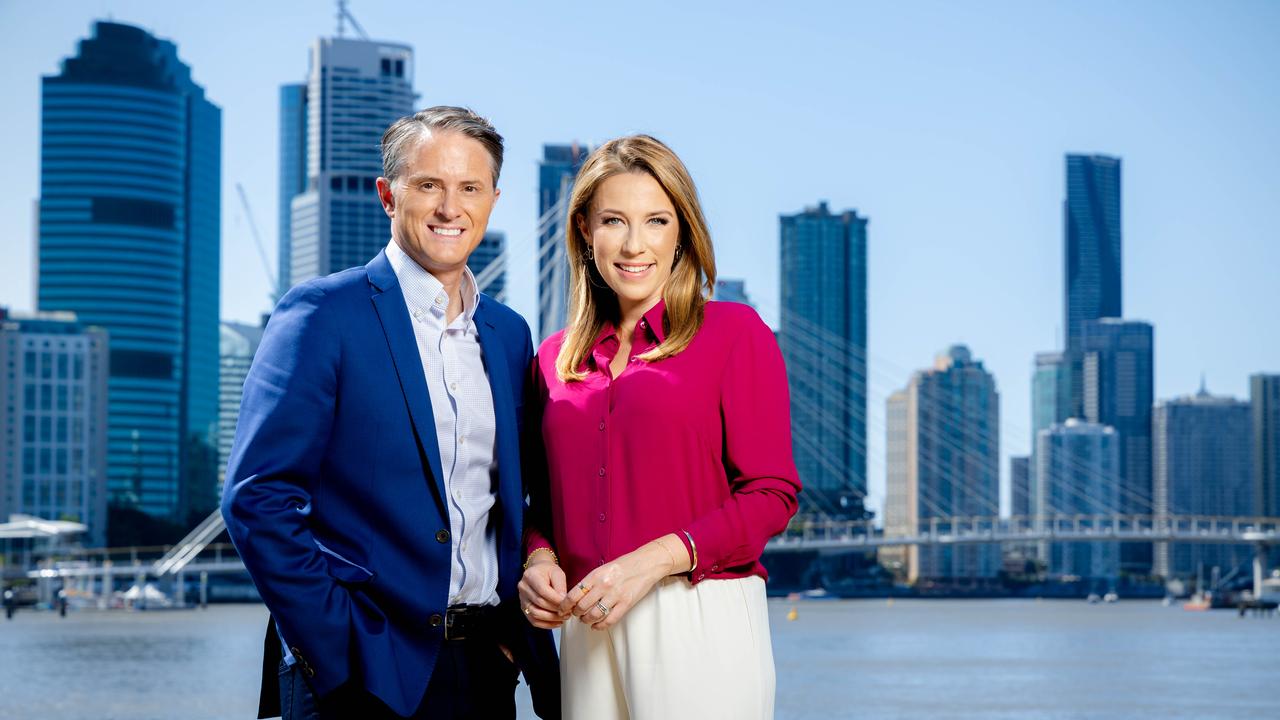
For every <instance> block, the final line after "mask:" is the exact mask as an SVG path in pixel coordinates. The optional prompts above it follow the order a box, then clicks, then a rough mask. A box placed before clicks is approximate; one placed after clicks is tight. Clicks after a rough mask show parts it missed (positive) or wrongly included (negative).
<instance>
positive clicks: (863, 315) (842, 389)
mask: <svg viewBox="0 0 1280 720" xmlns="http://www.w3.org/2000/svg"><path fill="white" fill-rule="evenodd" d="M779 221H780V223H779V224H780V242H779V248H778V249H779V254H780V262H779V267H780V273H781V298H780V299H781V306H782V317H781V329H780V333H779V344H780V345H781V348H782V353H783V356H784V357H785V358H786V363H787V379H788V381H789V382H790V385H791V428H792V438H793V442H794V445H795V456H796V467H797V468H798V469H799V471H800V478H801V479H802V480H803V481H804V483H805V493H806V494H807V495H810V497H811V498H813V502H815V503H816V507H817V509H819V510H822V511H824V512H828V513H833V514H839V515H849V516H855V517H856V516H861V515H862V513H863V512H864V509H863V508H864V500H865V498H866V493H867V449H866V448H867V443H866V441H867V421H866V419H867V222H868V221H867V218H865V217H860V216H859V215H858V214H857V212H855V211H853V210H847V211H845V212H843V213H840V214H838V215H833V214H832V213H831V211H830V210H829V209H828V208H827V204H826V203H825V202H822V203H819V204H818V206H817V207H812V208H807V209H805V210H804V212H800V213H796V214H795V215H782V216H781V217H780V218H779Z"/></svg>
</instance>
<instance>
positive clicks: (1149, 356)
mask: <svg viewBox="0 0 1280 720" xmlns="http://www.w3.org/2000/svg"><path fill="white" fill-rule="evenodd" d="M1153 336H1154V331H1153V329H1152V327H1151V325H1149V324H1147V323H1145V322H1137V321H1132V320H1121V319H1118V318H1103V319H1101V320H1087V321H1085V322H1084V323H1083V324H1082V325H1081V335H1080V340H1079V345H1078V347H1079V350H1080V358H1081V366H1082V374H1083V381H1084V382H1083V393H1082V395H1083V400H1084V418H1085V419H1086V420H1088V421H1089V422H1091V423H1098V424H1101V425H1109V426H1111V427H1113V428H1115V430H1116V433H1117V434H1118V435H1119V441H1120V442H1119V444H1120V495H1119V498H1118V507H1117V508H1116V509H1113V510H1112V512H1115V511H1117V510H1118V511H1119V512H1120V513H1122V514H1125V515H1150V514H1151V513H1152V512H1153V510H1154V504H1153V502H1152V498H1153V494H1152V481H1151V407H1152V404H1153V403H1154V401H1155V379H1154V354H1153V347H1154V337H1153ZM1120 564H1121V569H1122V570H1124V571H1125V572H1129V573H1136V574H1139V575H1143V574H1146V573H1148V572H1150V571H1151V544H1150V543H1132V542H1129V543H1124V544H1123V545H1121V547H1120Z"/></svg>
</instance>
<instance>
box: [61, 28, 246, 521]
mask: <svg viewBox="0 0 1280 720" xmlns="http://www.w3.org/2000/svg"><path fill="white" fill-rule="evenodd" d="M221 136H222V115H221V110H220V109H219V108H218V107H217V106H216V105H214V104H213V103H212V102H210V101H209V100H208V99H207V98H205V95H204V90H203V89H202V88H201V87H200V86H199V85H196V84H195V82H193V81H192V79H191V71H190V68H188V67H187V66H186V65H185V64H183V63H182V62H181V61H180V60H179V59H178V54H177V48H176V47H175V46H174V45H173V43H171V42H169V41H166V40H161V39H158V38H156V37H154V36H152V35H151V34H149V33H147V32H146V31H144V30H142V29H139V28H136V27H132V26H129V25H122V24H119V23H113V22H98V23H96V24H95V25H94V33H93V37H91V38H88V39H86V40H82V41H81V42H80V45H79V48H78V52H77V53H76V55H75V56H73V57H70V58H67V59H66V60H64V61H63V64H62V71H61V72H60V73H58V74H56V75H51V76H46V77H44V78H43V82H42V104H41V160H40V218H39V233H40V240H39V276H38V283H39V289H38V304H39V307H40V309H41V310H44V311H71V312H74V313H76V314H77V316H78V317H79V319H80V321H81V322H83V323H85V324H88V325H96V326H100V327H102V328H104V329H106V330H107V331H108V332H109V333H110V376H109V381H108V383H109V385H108V386H109V390H108V431H107V491H108V493H109V495H110V498H111V500H112V501H113V502H116V503H123V504H129V505H133V506H136V507H138V508H140V509H141V510H143V511H145V512H148V513H150V514H153V515H158V516H168V517H177V518H180V519H185V517H186V516H187V515H188V514H190V513H192V512H201V511H208V510H209V509H211V508H212V507H213V505H214V503H215V502H216V498H214V487H215V483H216V478H217V475H216V467H215V465H216V450H215V443H216V437H217V418H218V301H219V279H220V274H219V261H220V258H219V242H220V231H221V229H220V211H221V150H222V149H221V142H222V141H221Z"/></svg>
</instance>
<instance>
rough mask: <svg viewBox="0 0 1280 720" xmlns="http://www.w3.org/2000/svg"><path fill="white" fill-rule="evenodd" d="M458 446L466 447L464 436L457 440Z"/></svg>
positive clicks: (465, 437)
mask: <svg viewBox="0 0 1280 720" xmlns="http://www.w3.org/2000/svg"><path fill="white" fill-rule="evenodd" d="M458 444H459V445H466V444H467V436H466V435H463V436H462V437H460V438H458Z"/></svg>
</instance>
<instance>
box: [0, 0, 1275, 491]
mask: <svg viewBox="0 0 1280 720" xmlns="http://www.w3.org/2000/svg"><path fill="white" fill-rule="evenodd" d="M605 5H606V4H604V3H585V2H584V3H565V2H541V3H516V2H494V3H489V4H486V6H485V7H486V10H485V11H484V12H483V13H480V12H477V11H476V9H475V8H476V7H477V6H476V5H475V4H472V3H403V2H395V3H392V2H385V3H375V2H372V0H352V2H351V9H352V11H353V12H354V13H355V15H356V16H357V18H358V19H359V20H360V23H361V24H362V25H363V27H364V28H365V29H366V30H367V31H368V32H369V34H370V35H371V36H373V37H375V38H378V39H386V40H393V41H402V42H407V43H410V44H412V45H414V46H415V49H416V52H417V55H416V85H417V90H418V92H419V93H420V95H421V97H420V101H419V104H420V105H423V106H426V105H434V104H441V103H449V104H464V105H469V106H472V107H474V108H475V109H477V110H479V111H480V112H482V113H484V114H486V115H488V116H490V117H491V118H492V119H493V120H494V122H495V123H496V124H497V126H498V128H499V130H500V131H501V132H502V133H503V134H504V135H505V136H506V138H507V164H506V167H505V168H504V172H503V182H502V186H503V195H502V198H501V200H500V201H499V203H498V207H497V209H496V210H495V213H494V216H493V220H492V224H491V227H493V228H495V229H501V230H504V231H506V232H507V233H508V236H509V239H510V240H511V242H512V243H513V246H514V247H515V257H514V258H513V261H512V266H511V275H510V279H509V288H510V293H511V296H512V297H511V301H512V304H513V305H514V306H515V307H516V309H517V310H520V311H522V312H524V313H525V315H526V316H527V317H532V316H533V315H534V313H533V312H532V311H533V309H534V308H535V307H536V304H535V303H536V300H535V297H536V292H535V287H534V272H533V267H534V261H533V255H532V247H531V244H530V243H531V239H532V235H533V230H534V225H535V215H536V205H537V198H536V182H537V179H536V162H537V159H538V157H539V156H540V153H541V145H542V143H544V142H563V141H568V140H572V139H579V140H583V141H588V142H591V141H600V140H604V139H608V138H610V137H614V136H616V135H620V134H624V133H630V132H636V131H643V132H649V133H653V134H655V135H657V136H658V137H660V138H663V139H664V140H666V141H667V142H668V143H669V144H671V145H672V146H673V147H674V148H675V149H676V151H677V152H679V153H680V154H681V156H682V157H683V158H684V160H685V161H686V163H687V164H688V166H689V167H690V170H691V171H692V173H693V175H694V178H695V180H696V181H697V182H698V185H699V189H700V191H701V193H702V197H703V201H704V203H705V206H706V210H707V215H708V219H709V221H710V223H711V226H712V231H713V234H714V238H715V241H716V247H717V256H718V261H719V265H720V271H721V274H722V275H724V276H732V277H742V278H745V279H746V281H747V288H748V292H749V293H750V294H751V296H752V298H753V299H754V300H755V301H756V303H757V305H758V307H759V308H760V311H761V314H762V315H763V316H764V317H765V319H766V320H767V321H769V322H770V323H776V322H777V319H778V314H779V313H778V301H777V285H778V278H777V252H778V250H777V235H778V220H777V216H778V214H779V213H790V212H795V211H797V210H799V209H801V208H802V207H804V206H806V205H812V204H814V203H816V202H817V201H818V200H827V201H829V202H830V203H831V206H832V208H833V209H834V210H840V209H845V208H853V209H856V210H858V212H859V213H860V214H863V215H866V216H868V217H869V218H870V220H871V222H870V226H869V238H870V240H869V242H870V256H869V272H870V293H869V294H870V298H869V334H870V349H869V355H870V360H871V378H870V391H871V392H870V394H871V402H870V408H869V428H870V430H869V432H870V437H869V451H870V459H869V472H870V475H871V489H872V494H873V498H874V500H875V501H876V502H877V503H878V501H879V498H881V497H882V496H883V482H884V480H883V477H884V449H883V448H884V445H883V428H884V420H883V418H884V398H885V397H886V396H887V395H888V394H889V393H890V392H892V391H893V390H896V389H898V388H899V387H901V386H903V385H905V383H906V382H907V379H908V377H909V374H910V372H911V371H912V370H914V369H917V368H921V367H925V366H928V365H929V364H930V363H931V361H932V358H933V356H934V355H935V354H936V353H937V352H939V351H940V350H942V349H944V348H945V347H946V346H947V345H949V344H951V343H954V342H964V343H967V344H968V345H969V346H970V348H971V349H972V350H973V352H974V354H975V356H976V357H977V358H979V359H981V360H983V361H985V363H986V364H987V367H988V368H989V369H990V370H991V371H992V372H993V373H994V374H995V376H996V381H997V384H998V387H999V389H1000V392H1001V395H1002V398H1001V414H1002V424H1003V429H1002V433H1001V439H1002V450H1003V451H1004V454H1005V455H1008V454H1009V453H1010V452H1014V453H1021V452H1025V451H1026V450H1027V449H1028V447H1029V444H1030V438H1029V434H1028V433H1029V430H1028V428H1029V424H1030V423H1029V414H1030V407H1029V382H1030V371H1031V362H1032V356H1033V354H1034V353H1035V352H1037V351H1041V350H1052V349H1055V348H1057V346H1058V344H1059V341H1058V340H1057V338H1058V336H1059V334H1060V332H1061V329H1060V326H1061V316H1062V299H1061V294H1062V289H1061V288H1062V267H1061V264H1062V211H1061V203H1062V199H1063V194H1064V187H1063V181H1064V173H1065V171H1064V168H1063V164H1064V163H1063V155H1064V154H1065V153H1068V152H1100V153H1107V154H1114V155H1118V156H1120V157H1122V158H1123V159H1124V186H1123V192H1124V282H1125V289H1124V301H1125V314H1126V316H1128V317H1131V318H1136V319H1143V320H1148V321H1150V322H1152V323H1154V324H1155V328H1156V353H1157V355H1156V392H1157V396H1158V397H1159V398H1169V397H1172V396H1176V395H1181V394H1185V393H1189V392H1192V391H1194V390H1195V389H1196V388H1197V387H1198V385H1199V381H1200V376H1201V373H1204V374H1205V375H1206V376H1207V379H1208V385H1209V389H1210V390H1211V391H1214V392H1218V393H1224V394H1232V395H1236V396H1241V397H1243V396H1246V395H1247V376H1248V375H1249V374H1250V373H1253V372H1259V371H1271V372H1278V371H1280V330H1278V329H1277V328H1278V327H1280V323H1278V322H1277V309H1278V308H1280V213H1278V212H1277V211H1280V81H1278V78H1280V42H1277V38H1280V3H1275V2H1240V1H1235V0H1230V1H1226V2H1215V3H1188V2H1126V3H1122V4H1121V3H1106V2H1071V3H1067V2H1036V3H1025V2H1020V3H999V2H966V3H941V2H917V3H879V4H869V3H861V2H842V3H835V2H832V3H810V2H792V3H786V4H785V7H783V5H784V4H782V3H772V4H770V7H767V8H761V9H755V8H753V7H751V6H750V4H748V3H742V2H732V3H731V2H707V3H688V2H680V3H666V2H650V3H646V4H644V5H643V6H641V5H635V4H626V5H622V4H618V5H616V6H613V4H609V5H610V6H609V7H605ZM108 16H110V17H112V18H114V19H115V20H118V21H121V22H129V23H134V24H138V25H140V26H142V27H144V28H146V29H148V30H150V31H152V32H154V33H155V34H157V35H159V36H161V37H164V38H168V39H171V40H173V41H174V42H176V43H177V45H178V48H179V55H180V56H181V57H182V59H183V60H184V61H185V62H187V63H188V64H189V65H191V66H192V68H193V72H194V77H195V79H196V81H197V82H199V83H200V84H202V85H203V86H204V87H205V89H206V91H207V92H208V95H209V96H210V98H212V99H213V101H214V102H216V103H218V104H219V105H220V106H221V107H222V108H223V180H224V187H223V195H222V200H223V226H222V227H223V251H222V258H223V276H222V290H223V300H222V307H223V315H224V317H225V318H227V319H239V320H248V319H252V318H254V317H255V316H256V315H257V314H258V313H259V312H262V311H264V310H266V309H267V306H266V297H267V289H266V281H265V279H264V278H263V273H262V272H261V271H260V270H259V265H260V263H259V261H258V259H257V253H256V250H255V249H254V247H253V243H252V240H251V238H250V236H249V233H248V225H247V222H246V221H245V218H244V214H243V212H242V211H241V209H240V205H239V202H238V200H237V198H236V195H235V183H236V182H240V183H243V184H244V186H245V188H246V190H247V191H248V193H249V195H250V197H251V201H252V203H253V211H254V214H255V215H256V218H257V223H258V226H259V228H260V229H261V230H262V232H263V235H264V240H265V242H266V243H267V245H268V251H269V253H270V254H271V255H272V257H273V259H274V251H275V228H276V220H275V218H276V203H277V197H276V176H277V167H276V157H277V144H276V142H277V133H278V123H277V94H278V88H279V86H280V85H281V84H283V83H288V82H298V81H301V80H302V79H303V78H304V77H305V74H306V70H307V49H308V46H309V44H310V43H311V41H312V40H313V39H314V38H315V37H317V36H319V35H325V34H332V33H333V32H334V26H335V21H334V3H332V2H328V1H326V0H313V1H310V2H301V1H297V0H295V1H293V2H271V3H263V2H255V3H250V2H243V1H240V0H234V1H229V2H218V3H199V4H197V3H182V4H175V3H167V2H158V1H156V0H138V1H124V0H84V1H74V0H63V1H60V2H45V3H35V2H18V1H16V0H4V1H3V2H0V37H3V43H0V60H3V67H4V68H5V71H4V72H3V73H2V74H0V96H2V97H4V98H5V101H4V102H3V103H0V127H3V129H4V131H3V132H2V133H0V157H2V158H3V163H0V242H2V243H3V249H4V253H3V258H4V261H3V263H0V304H4V305H8V306H10V307H13V308H15V309H31V308H32V303H33V301H32V295H33V287H32V278H31V274H32V271H31V259H32V247H33V235H34V230H33V202H34V201H35V199H36V197H37V195H38V183H39V144H40V135H39V131H40V128H39V98H40V76H41V75H43V74H48V73H53V72H56V71H57V69H58V64H59V62H60V60H61V59H63V58H64V57H66V56H68V55H70V54H71V53H72V52H73V51H74V48H75V44H76V42H77V41H78V40H79V39H80V38H82V37H84V36H86V35H87V34H88V33H89V30H90V24H91V23H92V21H93V20H94V19H99V18H106V17H108ZM1006 467H1007V466H1002V473H1004V474H1006V475H1007V469H1006Z"/></svg>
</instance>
